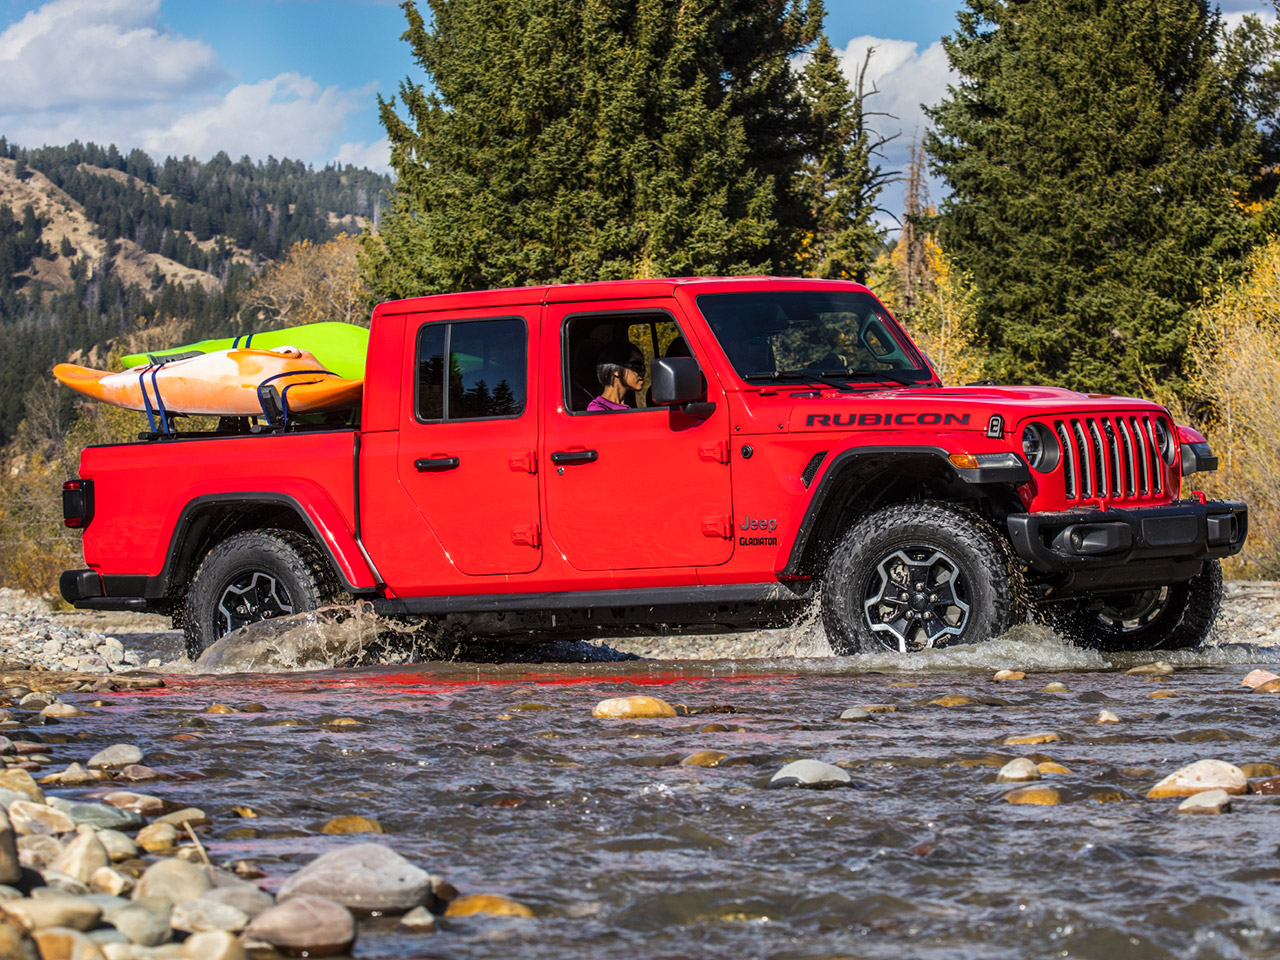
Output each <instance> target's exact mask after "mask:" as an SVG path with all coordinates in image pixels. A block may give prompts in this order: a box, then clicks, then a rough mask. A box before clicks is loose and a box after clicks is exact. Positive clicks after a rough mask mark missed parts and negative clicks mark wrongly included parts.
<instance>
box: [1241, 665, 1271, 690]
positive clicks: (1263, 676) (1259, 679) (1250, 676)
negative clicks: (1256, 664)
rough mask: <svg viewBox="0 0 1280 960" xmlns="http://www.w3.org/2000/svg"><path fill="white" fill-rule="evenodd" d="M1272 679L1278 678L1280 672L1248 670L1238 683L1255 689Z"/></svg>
mask: <svg viewBox="0 0 1280 960" xmlns="http://www.w3.org/2000/svg"><path fill="white" fill-rule="evenodd" d="M1272 680H1280V674H1275V673H1272V672H1271V671H1270V670H1250V671H1249V672H1248V673H1247V674H1245V677H1244V679H1243V680H1241V681H1240V683H1241V685H1242V686H1245V687H1249V688H1250V689H1252V690H1257V689H1258V688H1259V687H1260V686H1262V685H1263V684H1264V683H1270V682H1271V681H1272Z"/></svg>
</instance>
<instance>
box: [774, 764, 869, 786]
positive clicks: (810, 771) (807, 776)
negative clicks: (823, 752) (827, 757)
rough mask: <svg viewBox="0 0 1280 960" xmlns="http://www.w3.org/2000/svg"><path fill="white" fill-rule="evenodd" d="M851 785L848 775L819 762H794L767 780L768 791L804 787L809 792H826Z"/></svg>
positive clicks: (830, 765) (834, 767)
mask: <svg viewBox="0 0 1280 960" xmlns="http://www.w3.org/2000/svg"><path fill="white" fill-rule="evenodd" d="M850 783H852V778H851V777H850V776H849V774H848V773H847V772H846V771H844V770H842V769H840V768H839V767H837V766H835V765H834V764H830V763H823V762H822V761H821V760H795V761H793V762H791V763H788V764H787V765H786V766H784V767H783V768H782V769H781V770H779V771H778V772H777V773H775V774H774V775H773V776H772V777H770V778H769V787H770V789H777V788H779V787H805V788H807V789H810V790H828V789H831V788H832V787H847V786H848V785H849V784H850Z"/></svg>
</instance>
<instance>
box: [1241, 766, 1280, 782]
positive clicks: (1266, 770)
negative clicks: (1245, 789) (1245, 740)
mask: <svg viewBox="0 0 1280 960" xmlns="http://www.w3.org/2000/svg"><path fill="white" fill-rule="evenodd" d="M1240 770H1241V772H1242V773H1244V775H1245V776H1246V777H1248V778H1249V779H1250V780H1252V779H1253V778H1254V777H1280V766H1277V765H1276V764H1274V763H1256V762H1255V763H1242V764H1240Z"/></svg>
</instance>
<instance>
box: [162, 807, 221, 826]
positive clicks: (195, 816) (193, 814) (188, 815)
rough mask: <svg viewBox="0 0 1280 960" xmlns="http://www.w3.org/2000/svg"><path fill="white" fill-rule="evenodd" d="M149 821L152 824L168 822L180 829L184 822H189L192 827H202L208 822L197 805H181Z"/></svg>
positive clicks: (205, 815) (206, 816)
mask: <svg viewBox="0 0 1280 960" xmlns="http://www.w3.org/2000/svg"><path fill="white" fill-rule="evenodd" d="M151 822H152V823H153V824H156V823H168V824H171V825H172V826H175V827H177V828H178V829H179V830H181V829H182V825H183V824H184V823H189V824H191V826H193V827H203V826H204V825H205V824H207V823H208V822H209V817H208V815H207V814H206V813H205V812H204V811H203V810H201V809H200V808H199V807H183V808H182V809H181V810H175V811H173V813H166V814H165V815H164V816H163V817H156V818H155V819H154V820H153V821H151Z"/></svg>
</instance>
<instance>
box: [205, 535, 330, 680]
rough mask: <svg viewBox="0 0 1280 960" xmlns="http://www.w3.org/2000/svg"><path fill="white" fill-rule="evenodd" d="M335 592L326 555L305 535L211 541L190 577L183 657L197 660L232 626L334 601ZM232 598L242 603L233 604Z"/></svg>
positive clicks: (310, 608)
mask: <svg viewBox="0 0 1280 960" xmlns="http://www.w3.org/2000/svg"><path fill="white" fill-rule="evenodd" d="M339 591H340V588H339V586H338V584H337V583H336V581H335V580H334V576H333V571H332V568H331V567H330V565H329V560H328V558H327V557H326V556H325V555H324V553H323V551H321V549H320V548H319V546H317V544H316V543H315V541H314V540H312V539H310V538H309V537H306V536H303V535H302V534H300V533H296V532H294V531H292V530H275V529H271V530H249V531H246V532H244V533H237V534H235V535H233V536H230V537H228V538H227V539H226V540H223V541H221V542H220V543H218V544H216V545H215V546H214V547H213V549H211V550H210V551H209V552H208V553H207V554H206V555H205V557H204V560H202V561H201V563H200V566H199V568H198V569H197V570H196V574H195V576H194V577H192V578H191V585H190V589H189V590H188V592H187V601H186V604H185V607H184V614H183V623H182V628H183V635H184V638H185V641H186V647H187V656H188V657H190V658H191V659H192V660H196V659H198V658H199V656H200V654H201V653H203V652H204V651H205V650H206V649H207V648H208V647H209V646H210V645H211V644H213V643H214V642H215V641H217V640H220V639H221V638H222V637H224V636H226V634H227V633H229V632H231V630H232V629H237V628H239V627H242V626H246V625H247V624H249V623H253V622H256V621H258V620H266V619H270V618H272V617H276V616H285V615H288V614H292V613H303V612H305V611H307V610H315V609H316V608H318V607H321V606H324V605H325V604H329V603H333V602H335V600H336V599H337V598H338V595H339ZM237 597H243V598H244V603H243V604H234V603H233V601H234V600H236V599H237ZM237 608H239V609H240V610H241V611H243V612H239V613H237V612H235V611H236V609H237ZM229 611H231V612H229Z"/></svg>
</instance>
